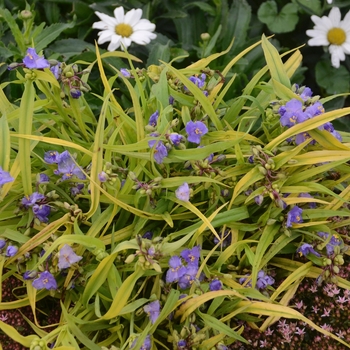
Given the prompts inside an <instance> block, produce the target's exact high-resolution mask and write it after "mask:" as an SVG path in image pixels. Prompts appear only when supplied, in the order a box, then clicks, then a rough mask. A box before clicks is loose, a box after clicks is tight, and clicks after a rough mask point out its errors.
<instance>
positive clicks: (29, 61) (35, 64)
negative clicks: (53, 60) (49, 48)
mask: <svg viewBox="0 0 350 350" xmlns="http://www.w3.org/2000/svg"><path fill="white" fill-rule="evenodd" d="M23 63H24V65H25V67H26V68H30V69H43V68H49V67H50V63H49V62H48V61H47V60H46V59H45V58H44V56H39V55H38V54H37V53H36V51H35V49H33V48H32V47H29V48H28V50H27V54H26V56H25V57H24V58H23Z"/></svg>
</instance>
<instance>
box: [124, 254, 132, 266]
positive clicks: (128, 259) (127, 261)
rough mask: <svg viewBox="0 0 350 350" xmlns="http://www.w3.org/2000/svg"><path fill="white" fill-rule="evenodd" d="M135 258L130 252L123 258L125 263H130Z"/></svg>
mask: <svg viewBox="0 0 350 350" xmlns="http://www.w3.org/2000/svg"><path fill="white" fill-rule="evenodd" d="M134 259H135V254H131V255H129V256H128V257H127V258H126V259H125V261H124V262H125V264H131V263H132V262H133V261H134Z"/></svg>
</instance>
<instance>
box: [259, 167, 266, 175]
mask: <svg viewBox="0 0 350 350" xmlns="http://www.w3.org/2000/svg"><path fill="white" fill-rule="evenodd" d="M258 170H259V171H260V173H261V174H263V175H266V174H267V170H266V169H265V168H264V167H262V166H259V167H258Z"/></svg>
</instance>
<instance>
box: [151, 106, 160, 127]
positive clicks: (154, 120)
mask: <svg viewBox="0 0 350 350" xmlns="http://www.w3.org/2000/svg"><path fill="white" fill-rule="evenodd" d="M158 118H159V112H158V110H157V111H155V112H154V113H153V114H152V115H151V116H150V117H149V121H148V125H151V126H153V127H155V126H157V121H158Z"/></svg>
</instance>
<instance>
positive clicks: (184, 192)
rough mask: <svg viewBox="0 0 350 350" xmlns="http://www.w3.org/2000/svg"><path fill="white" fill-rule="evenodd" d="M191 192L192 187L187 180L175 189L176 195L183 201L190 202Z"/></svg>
mask: <svg viewBox="0 0 350 350" xmlns="http://www.w3.org/2000/svg"><path fill="white" fill-rule="evenodd" d="M190 193H191V191H190V187H189V186H188V183H187V182H185V183H183V184H182V185H181V186H179V187H178V188H177V190H176V191H175V196H176V198H177V199H180V200H181V201H184V202H188V201H189V200H190Z"/></svg>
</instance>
